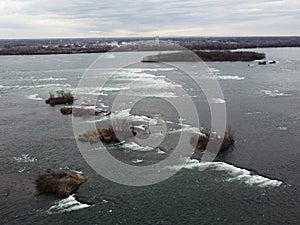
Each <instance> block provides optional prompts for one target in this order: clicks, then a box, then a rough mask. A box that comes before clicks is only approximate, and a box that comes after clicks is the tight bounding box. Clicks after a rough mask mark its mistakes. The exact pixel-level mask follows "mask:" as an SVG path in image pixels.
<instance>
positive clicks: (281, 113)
mask: <svg viewBox="0 0 300 225" xmlns="http://www.w3.org/2000/svg"><path fill="white" fill-rule="evenodd" d="M262 51H264V52H266V54H267V56H268V59H269V60H276V61H278V63H277V64H273V65H263V66H262V65H261V66H259V65H257V63H255V62H254V63H250V64H249V63H247V62H234V63H232V62H212V63H209V64H208V65H209V67H210V72H211V73H213V74H214V75H215V76H216V78H217V80H218V81H219V83H220V85H221V87H222V90H223V93H224V96H225V98H224V99H218V98H217V99H209V100H208V101H210V102H213V103H214V104H223V103H224V102H226V104H227V113H228V125H230V126H231V127H232V129H233V130H234V133H235V137H236V140H237V142H236V144H235V148H234V150H233V151H231V152H230V153H229V154H228V155H226V158H225V162H213V163H200V164H199V163H198V162H197V161H195V160H190V159H189V158H188V157H182V160H181V162H180V163H179V164H176V165H172V166H170V167H166V168H165V170H166V171H168V170H175V171H179V172H178V173H177V174H176V175H175V176H173V177H171V178H170V179H168V180H166V181H164V182H162V183H159V184H155V185H152V186H146V187H128V186H124V185H120V184H116V183H113V182H111V181H109V180H107V179H105V178H103V177H101V176H100V175H98V174H97V173H96V172H95V171H94V170H92V169H91V167H90V166H89V165H88V164H87V163H86V161H85V160H84V159H83V157H82V155H81V153H80V151H79V150H78V146H77V144H76V141H75V139H74V134H73V127H72V118H71V117H70V116H63V115H61V114H60V112H59V108H60V107H59V106H55V107H50V106H48V105H46V104H45V102H44V100H45V99H46V98H47V97H48V92H49V91H53V90H57V89H61V88H63V89H69V90H71V91H75V88H76V86H77V84H78V82H79V81H80V78H81V77H82V75H83V73H84V72H85V69H86V68H87V67H88V66H89V65H90V64H91V63H92V62H93V61H94V60H95V59H96V58H97V57H98V56H100V55H101V54H79V55H49V56H1V58H0V77H1V82H0V105H1V107H0V116H1V120H0V130H1V136H0V147H1V152H0V154H1V157H0V165H1V166H0V169H1V175H0V176H1V178H2V179H1V184H0V199H1V206H0V223H1V224H41V223H44V224H297V223H299V221H300V216H299V210H300V206H299V200H300V193H299V185H300V174H299V172H298V166H299V163H300V155H299V146H300V145H299V144H300V142H299V136H300V132H299V130H300V123H299V118H300V98H299V89H300V82H299V72H300V63H299V61H300V60H299V56H300V49H299V48H293V49H263V50H262ZM248 64H249V65H248ZM110 75H111V74H110V72H109V71H107V72H106V73H103V74H102V75H101V76H103V79H106V77H107V76H110ZM132 81H134V86H133V87H132V86H131V87H130V88H129V87H128V86H127V85H126V84H127V83H129V82H132ZM181 87H183V88H185V89H186V91H187V93H188V94H189V95H190V96H192V97H193V98H194V99H195V102H196V103H198V110H199V112H200V117H199V118H200V120H201V125H203V126H204V127H206V126H208V125H209V120H210V116H209V109H208V104H207V101H204V100H203V94H202V93H200V92H198V91H197V90H196V89H194V86H193V84H192V83H191V81H190V80H189V79H188V78H186V77H185V76H182V75H181V73H180V72H179V71H178V70H176V69H174V68H171V67H169V66H164V67H161V65H151V66H150V65H149V64H141V65H139V67H137V65H136V66H132V67H129V68H127V69H126V70H122V71H119V73H117V74H115V76H114V77H113V79H111V80H110V81H109V82H108V83H107V84H106V86H105V87H104V88H98V89H97V88H87V89H84V88H82V89H80V90H77V92H78V93H89V94H90V95H95V96H97V98H98V99H97V107H99V108H102V109H108V110H109V109H111V105H112V102H113V100H114V98H115V96H116V95H117V94H118V93H119V92H120V91H124V93H126V96H125V98H124V99H125V100H124V102H123V103H124V105H123V106H120V109H122V110H119V111H113V112H112V114H111V116H109V117H103V118H101V117H97V118H95V119H96V121H97V126H101V125H105V124H107V123H108V122H109V120H110V118H116V117H119V118H129V119H130V121H133V123H135V124H136V125H137V126H139V127H140V129H144V128H145V127H143V126H142V125H143V124H145V123H146V124H157V123H158V119H157V117H156V116H149V114H151V113H152V114H153V115H154V114H155V113H157V112H163V113H162V114H165V115H167V117H166V118H164V119H166V121H167V124H168V128H170V129H169V130H168V135H169V136H170V138H169V139H167V141H166V143H165V144H164V146H162V148H153V147H151V146H142V145H139V144H138V143H135V142H133V141H132V142H128V143H125V144H123V145H117V146H110V147H109V151H110V152H111V154H112V155H114V156H115V157H116V158H117V159H119V160H121V161H124V162H126V163H129V164H132V165H136V166H143V165H148V164H151V163H153V162H157V161H158V160H162V159H164V158H165V157H166V156H167V155H168V152H167V151H166V146H168V145H169V146H172V145H174V143H175V144H176V140H174V138H172V137H173V136H172V135H174V134H176V133H178V132H179V133H180V132H199V130H198V128H195V127H193V126H188V118H186V120H180V118H178V115H176V113H175V114H174V115H173V113H172V107H171V106H168V105H167V104H164V102H161V101H160V100H158V99H157V98H159V97H164V98H173V99H179V100H180V97H182V96H178V92H177V91H176V89H177V88H181ZM136 94H138V95H140V96H143V97H149V96H155V97H156V98H155V99H154V100H153V99H147V101H146V102H144V103H140V104H139V105H138V106H137V109H136V110H135V112H133V111H134V110H133V111H130V110H129V109H128V107H127V104H129V103H130V101H131V97H132V96H134V95H136ZM179 100H178V101H179ZM78 102H80V104H81V103H84V104H86V105H89V104H90V103H91V102H89V101H88V100H85V99H80V100H78ZM79 120H81V122H82V123H83V124H84V123H94V119H85V118H80V119H79ZM91 120H92V121H91ZM157 135H158V136H157V137H158V138H159V135H161V134H159V133H158V134H157ZM86 146H87V148H88V146H89V144H86ZM89 147H90V146H89ZM93 148H94V149H95V151H101V148H99V147H98V146H97V145H95V147H93ZM202 167H207V169H206V170H204V171H202V172H200V171H199V169H201V168H202ZM48 168H51V169H66V170H76V171H82V172H83V173H84V175H86V176H87V177H88V181H87V182H86V183H85V184H83V185H82V186H81V187H80V189H79V190H78V193H77V196H79V197H78V199H77V200H76V199H75V196H69V197H68V198H66V199H62V200H59V199H57V198H56V197H55V196H36V195H35V190H34V185H33V182H34V179H35V177H36V176H37V174H38V173H39V172H41V171H44V170H46V169H48Z"/></svg>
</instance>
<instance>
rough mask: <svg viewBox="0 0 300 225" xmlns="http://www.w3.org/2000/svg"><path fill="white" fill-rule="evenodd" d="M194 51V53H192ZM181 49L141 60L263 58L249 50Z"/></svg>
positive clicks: (252, 59) (248, 59)
mask: <svg viewBox="0 0 300 225" xmlns="http://www.w3.org/2000/svg"><path fill="white" fill-rule="evenodd" d="M193 53H194V54H193ZM193 53H192V52H190V51H182V52H174V53H165V54H158V55H150V56H146V57H145V58H144V59H143V60H142V62H174V61H187V62H193V61H200V60H202V61H254V60H261V59H264V58H265V57H266V56H265V54H264V53H258V52H251V51H194V52H193Z"/></svg>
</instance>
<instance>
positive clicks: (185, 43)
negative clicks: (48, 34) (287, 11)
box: [0, 37, 300, 55]
mask: <svg viewBox="0 0 300 225" xmlns="http://www.w3.org/2000/svg"><path fill="white" fill-rule="evenodd" d="M159 41H163V42H164V43H168V46H165V45H164V44H163V45H160V44H159ZM137 43H139V44H137ZM149 43H150V44H149ZM176 46H177V47H176ZM178 46H179V47H181V49H179V50H183V49H187V50H192V51H195V52H197V51H207V50H208V51H221V50H238V49H257V48H287V47H295V48H297V47H300V37H211V38H204V37H198V38H197V37H190V38H160V39H159V40H157V42H155V41H154V40H153V38H152V39H151V38H134V39H130V38H116V39H96V38H93V39H48V40H47V39H40V40H39V39H35V40H34V39H32V40H30V39H24V40H21V39H20V40H4V39H2V40H1V39H0V55H52V54H88V53H105V52H109V51H115V52H117V51H128V52H130V51H165V50H166V51H167V50H169V51H170V50H171V51H172V50H178Z"/></svg>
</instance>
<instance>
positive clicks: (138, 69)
mask: <svg viewBox="0 0 300 225" xmlns="http://www.w3.org/2000/svg"><path fill="white" fill-rule="evenodd" d="M124 70H128V71H133V72H136V73H143V72H159V71H174V70H177V68H126V69H124Z"/></svg>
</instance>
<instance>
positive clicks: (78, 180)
mask: <svg viewBox="0 0 300 225" xmlns="http://www.w3.org/2000/svg"><path fill="white" fill-rule="evenodd" d="M85 181H86V178H85V177H84V176H82V175H80V174H77V173H69V172H65V171H48V172H46V173H43V174H40V175H39V176H38V178H37V179H36V181H35V185H36V190H37V191H38V193H39V194H42V193H54V194H57V195H58V196H59V197H61V198H64V197H67V196H68V195H70V194H72V193H74V192H75V191H76V190H77V189H78V187H79V186H80V185H81V184H82V183H84V182H85Z"/></svg>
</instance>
